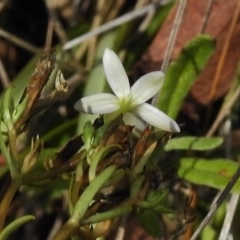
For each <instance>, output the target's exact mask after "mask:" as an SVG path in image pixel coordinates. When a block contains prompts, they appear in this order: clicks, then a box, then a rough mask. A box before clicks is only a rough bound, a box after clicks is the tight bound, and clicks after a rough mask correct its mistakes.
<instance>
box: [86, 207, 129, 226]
mask: <svg viewBox="0 0 240 240" xmlns="http://www.w3.org/2000/svg"><path fill="white" fill-rule="evenodd" d="M132 209H133V207H132V206H119V207H117V208H115V209H113V210H109V211H107V212H104V213H99V214H96V215H94V216H91V217H89V218H87V219H86V220H84V221H83V224H94V223H98V222H103V221H106V220H109V219H112V218H116V217H119V216H122V215H123V214H125V213H128V212H131V211H132Z"/></svg>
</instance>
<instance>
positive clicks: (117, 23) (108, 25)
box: [63, 1, 169, 50]
mask: <svg viewBox="0 0 240 240" xmlns="http://www.w3.org/2000/svg"><path fill="white" fill-rule="evenodd" d="M167 2H169V1H167ZM165 3H166V2H163V1H158V2H156V3H153V4H150V5H148V6H146V7H144V8H142V9H139V10H135V11H132V12H130V13H127V14H125V15H123V16H121V17H119V18H116V19H115V20H113V21H111V22H108V23H106V24H104V25H102V26H100V27H99V28H96V29H95V30H93V31H91V32H89V33H86V34H83V35H82V36H80V37H77V38H75V39H73V40H71V41H69V42H67V43H66V44H65V45H64V46H63V49H64V50H67V49H70V48H73V47H74V46H76V45H78V44H80V43H82V42H83V41H85V40H87V39H88V38H90V37H93V36H96V35H99V34H101V33H104V32H107V31H109V30H111V29H113V28H115V27H118V26H120V25H122V24H124V23H126V22H129V21H132V20H133V19H135V18H138V17H141V16H143V15H145V14H147V13H148V12H151V11H153V10H154V9H156V8H159V7H160V6H162V5H164V4H165Z"/></svg>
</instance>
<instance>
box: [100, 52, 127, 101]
mask: <svg viewBox="0 0 240 240" xmlns="http://www.w3.org/2000/svg"><path fill="white" fill-rule="evenodd" d="M103 67H104V71H105V74H106V78H107V81H108V83H109V85H110V87H111V89H112V91H113V92H114V93H115V95H116V96H117V97H118V98H122V97H124V96H128V94H129V93H130V85H129V80H128V76H127V74H126V72H125V70H124V68H123V65H122V63H121V62H120V60H119V58H118V56H117V55H116V54H115V52H113V51H112V50H110V49H108V48H107V49H105V51H104V54H103Z"/></svg>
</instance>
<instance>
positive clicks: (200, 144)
mask: <svg viewBox="0 0 240 240" xmlns="http://www.w3.org/2000/svg"><path fill="white" fill-rule="evenodd" d="M222 143H223V138H221V137H211V138H206V137H194V136H188V137H180V138H173V139H170V140H169V141H168V143H167V145H166V146H165V147H164V149H165V150H166V151H171V150H197V151H206V150H212V149H214V148H217V147H219V146H220V145H221V144H222Z"/></svg>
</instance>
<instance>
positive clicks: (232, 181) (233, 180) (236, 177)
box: [190, 167, 240, 240]
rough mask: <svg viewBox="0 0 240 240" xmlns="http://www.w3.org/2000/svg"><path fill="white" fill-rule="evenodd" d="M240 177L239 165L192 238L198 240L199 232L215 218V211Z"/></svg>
mask: <svg viewBox="0 0 240 240" xmlns="http://www.w3.org/2000/svg"><path fill="white" fill-rule="evenodd" d="M239 177H240V167H238V169H237V171H236V172H235V173H234V175H233V177H232V179H231V181H230V182H229V183H228V185H227V186H226V187H225V189H224V190H223V191H222V192H221V194H220V196H219V198H218V199H217V201H216V202H215V203H214V204H213V206H212V207H211V209H210V211H209V212H208V214H207V216H206V217H205V218H204V219H203V221H202V222H201V224H200V225H199V227H198V228H197V230H196V231H195V233H194V234H193V236H192V237H191V239H190V240H196V239H197V237H198V236H199V234H200V233H201V232H202V230H203V229H204V228H205V227H206V225H207V224H208V223H209V221H210V220H211V219H212V218H213V216H214V214H215V212H216V211H217V210H218V208H219V207H220V206H221V205H222V203H223V201H224V200H225V199H226V197H227V196H228V194H229V193H230V191H231V190H232V188H233V187H234V185H235V184H236V182H237V180H238V179H239Z"/></svg>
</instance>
